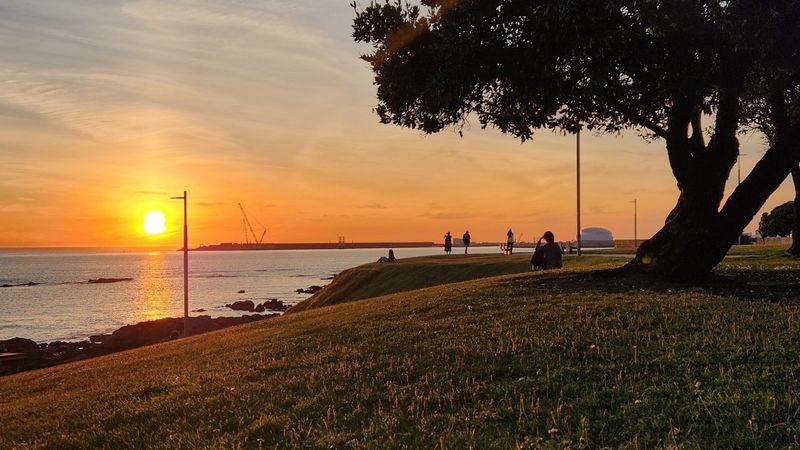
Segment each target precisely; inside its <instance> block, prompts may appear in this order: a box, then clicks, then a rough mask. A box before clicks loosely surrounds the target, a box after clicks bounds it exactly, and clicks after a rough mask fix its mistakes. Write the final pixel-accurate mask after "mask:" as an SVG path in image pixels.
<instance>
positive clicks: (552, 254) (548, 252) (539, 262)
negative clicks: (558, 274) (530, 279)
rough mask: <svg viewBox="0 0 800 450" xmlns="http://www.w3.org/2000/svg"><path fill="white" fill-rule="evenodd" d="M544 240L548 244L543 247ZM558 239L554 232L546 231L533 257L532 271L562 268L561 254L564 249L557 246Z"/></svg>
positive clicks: (537, 244)
mask: <svg viewBox="0 0 800 450" xmlns="http://www.w3.org/2000/svg"><path fill="white" fill-rule="evenodd" d="M542 239H544V241H545V242H546V243H545V244H544V245H542ZM555 241H556V238H555V236H553V232H552V231H545V233H544V235H543V236H542V237H540V238H539V241H538V242H537V243H536V249H534V251H533V256H531V269H532V270H549V269H560V268H561V265H562V264H561V254H562V252H563V249H562V248H561V246H560V245H558V244H556V242H555Z"/></svg>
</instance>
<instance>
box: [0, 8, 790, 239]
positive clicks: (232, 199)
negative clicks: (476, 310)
mask: <svg viewBox="0 0 800 450" xmlns="http://www.w3.org/2000/svg"><path fill="white" fill-rule="evenodd" d="M348 3H349V0H260V1H244V0H241V1H218V0H186V1H175V0H168V1H162V0H158V1H155V0H152V1H149V0H143V1H114V0H109V1H96V0H95V1H76V0H70V1H59V2H52V1H31V0H18V1H17V0H4V1H3V2H2V3H0V130H1V131H0V230H2V233H0V246H112V247H161V246H172V247H174V246H176V245H180V237H179V235H178V229H179V222H180V221H181V220H182V218H181V209H180V207H181V205H180V202H178V201H175V200H169V197H170V196H174V195H180V194H181V193H182V191H183V190H187V191H188V192H189V213H190V214H189V216H190V233H191V234H190V244H191V245H199V244H211V243H216V242H223V241H224V242H230V241H242V240H243V239H244V237H243V234H242V222H241V214H240V212H239V209H238V207H237V203H238V202H241V203H242V204H244V206H245V208H247V210H248V213H249V214H250V216H251V218H252V219H253V222H254V225H256V227H257V228H260V226H258V224H257V222H260V223H261V224H263V225H264V226H266V228H267V237H266V239H265V241H268V242H307V241H315V242H330V241H333V242H335V241H336V240H337V237H338V236H345V237H346V239H347V240H348V241H362V242H363V241H375V240H395V241H409V240H414V241H439V240H441V236H442V235H443V234H444V233H445V232H446V231H451V232H453V233H454V234H455V235H457V236H460V234H461V233H463V231H464V230H465V229H469V230H470V232H471V234H472V236H473V239H474V240H476V241H498V240H501V239H504V235H505V231H506V230H507V229H508V228H509V227H512V228H513V229H514V230H515V232H516V233H517V237H518V238H519V237H520V235H522V239H523V240H530V239H533V238H534V237H538V236H540V235H541V233H542V232H543V231H545V230H547V229H550V230H552V231H554V232H555V233H556V237H557V239H565V240H566V239H571V238H574V236H575V171H574V164H575V154H574V142H575V139H574V136H561V135H557V134H550V133H547V132H542V133H540V134H538V135H537V136H536V137H535V138H534V141H533V142H528V143H525V144H520V143H519V141H516V140H514V139H513V138H511V137H508V136H503V135H502V134H500V133H498V132H496V131H493V130H481V129H480V127H479V126H478V125H477V122H476V121H475V123H474V125H473V127H472V128H471V129H469V130H467V131H466V132H465V134H464V138H463V139H462V138H459V137H458V135H457V134H456V133H455V132H453V131H445V132H443V133H441V134H439V135H434V136H425V135H422V134H420V133H419V132H417V131H413V130H407V129H401V128H397V127H394V126H389V125H380V124H379V123H378V121H377V117H376V116H375V115H374V114H373V113H372V111H371V108H372V106H374V105H375V103H376V100H375V87H374V86H373V85H372V74H371V72H370V70H369V68H368V66H367V64H366V63H364V62H363V61H361V60H360V59H359V58H358V56H359V54H360V53H362V52H364V51H365V50H366V49H365V48H363V47H360V46H358V45H356V44H354V43H353V42H352V38H351V37H350V33H351V28H350V23H351V20H352V18H353V11H352V9H351V8H350V7H349V6H348ZM742 143H743V150H742V151H743V152H744V153H745V154H746V155H745V156H744V157H743V160H742V172H743V176H744V175H745V174H746V173H747V172H748V171H749V169H750V168H751V167H752V165H753V164H754V163H755V162H756V161H757V159H758V157H759V156H760V154H761V153H762V152H763V151H764V148H763V142H762V140H761V139H760V138H759V137H758V136H757V135H752V136H744V137H743V138H742ZM582 153H583V160H582V164H583V169H584V170H583V193H584V195H583V200H582V201H583V224H584V226H602V227H606V228H609V229H610V230H611V231H612V232H613V233H614V235H615V237H618V238H632V237H633V204H632V203H631V201H632V200H633V199H634V198H638V199H639V236H640V237H646V236H649V235H651V234H652V233H654V232H655V231H656V230H657V229H658V228H659V227H660V225H661V224H662V223H663V220H664V217H665V216H666V214H667V213H668V212H669V209H670V208H671V207H672V206H673V205H674V203H675V200H676V198H677V189H676V187H675V182H674V180H673V178H672V176H671V173H670V170H669V166H668V164H667V158H666V153H665V150H664V146H663V142H661V141H659V142H655V143H652V144H646V143H645V142H644V141H642V140H641V139H640V138H639V137H637V136H636V135H634V134H630V135H625V136H621V137H611V136H604V137H597V136H592V135H590V134H588V133H586V134H585V135H584V136H583V140H582ZM735 183H736V173H735V169H734V173H733V175H732V180H731V181H730V183H729V187H732V186H734V185H735ZM791 197H792V192H791V189H790V186H789V183H788V182H787V183H784V185H783V186H782V187H781V189H780V190H779V191H778V192H777V193H776V194H774V195H773V197H772V198H771V199H770V201H769V203H768V204H767V205H766V206H765V209H767V210H769V209H771V208H772V207H773V206H775V205H777V204H779V203H782V202H785V201H788V200H790V199H791ZM153 209H156V210H162V211H163V212H164V213H165V215H166V217H167V228H168V232H167V233H165V234H162V235H155V236H149V235H146V234H145V233H143V232H142V220H143V215H144V213H145V212H147V211H149V210H153ZM756 223H757V221H756ZM754 228H755V223H754V224H751V226H750V227H749V228H748V230H751V231H752V230H753V229H754ZM259 234H260V233H259Z"/></svg>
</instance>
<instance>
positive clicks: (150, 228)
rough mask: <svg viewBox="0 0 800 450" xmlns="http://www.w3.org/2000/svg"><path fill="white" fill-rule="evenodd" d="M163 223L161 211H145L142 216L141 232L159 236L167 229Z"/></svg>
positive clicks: (164, 220)
mask: <svg viewBox="0 0 800 450" xmlns="http://www.w3.org/2000/svg"><path fill="white" fill-rule="evenodd" d="M165 222H166V219H164V213H162V212H161V211H155V210H153V211H147V212H146V213H145V214H144V222H142V230H144V232H145V233H147V234H161V233H163V232H164V231H165V230H166V229H167V227H166V225H165V224H164V223H165Z"/></svg>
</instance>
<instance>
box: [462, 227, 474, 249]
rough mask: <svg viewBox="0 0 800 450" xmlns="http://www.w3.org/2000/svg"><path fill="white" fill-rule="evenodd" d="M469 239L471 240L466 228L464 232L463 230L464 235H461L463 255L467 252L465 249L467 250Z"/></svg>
mask: <svg viewBox="0 0 800 450" xmlns="http://www.w3.org/2000/svg"><path fill="white" fill-rule="evenodd" d="M471 240H472V237H470V235H469V230H467V231H466V232H464V236H462V237H461V242H463V243H464V254H465V255H466V254H467V251H468V250H469V243H470V241H471Z"/></svg>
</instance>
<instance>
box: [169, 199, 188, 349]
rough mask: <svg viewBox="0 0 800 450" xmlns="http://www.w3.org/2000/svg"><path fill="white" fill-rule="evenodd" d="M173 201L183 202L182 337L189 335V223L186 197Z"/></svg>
mask: <svg viewBox="0 0 800 450" xmlns="http://www.w3.org/2000/svg"><path fill="white" fill-rule="evenodd" d="M171 198H172V199H173V200H183V335H184V337H185V336H188V335H189V225H188V223H189V221H188V218H187V215H186V212H187V211H186V204H187V199H186V198H187V195H186V191H183V197H171Z"/></svg>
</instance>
